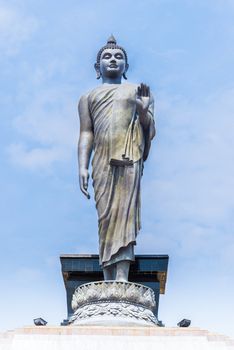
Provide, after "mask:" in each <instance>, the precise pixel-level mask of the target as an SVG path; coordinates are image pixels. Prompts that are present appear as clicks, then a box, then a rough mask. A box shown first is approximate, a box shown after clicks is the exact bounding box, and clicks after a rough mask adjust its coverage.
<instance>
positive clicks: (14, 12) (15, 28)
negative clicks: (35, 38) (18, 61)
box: [0, 2, 38, 55]
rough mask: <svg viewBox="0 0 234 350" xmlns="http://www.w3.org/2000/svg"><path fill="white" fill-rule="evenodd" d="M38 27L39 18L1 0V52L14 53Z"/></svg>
mask: <svg viewBox="0 0 234 350" xmlns="http://www.w3.org/2000/svg"><path fill="white" fill-rule="evenodd" d="M37 27H38V22H37V20H36V19H35V18H34V17H32V16H29V15H27V14H25V13H23V12H22V11H21V10H19V9H17V8H16V7H13V6H9V5H7V4H6V3H5V4H4V3H1V2H0V52H1V54H6V55H14V54H16V53H17V52H18V50H19V49H20V47H21V45H22V44H23V43H24V42H25V41H27V40H28V39H29V38H30V37H31V35H32V34H33V33H34V32H35V30H36V29H37Z"/></svg>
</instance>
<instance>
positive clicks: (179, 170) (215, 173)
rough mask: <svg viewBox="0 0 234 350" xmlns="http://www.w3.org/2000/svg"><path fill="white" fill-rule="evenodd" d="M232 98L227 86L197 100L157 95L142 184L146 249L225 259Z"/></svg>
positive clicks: (232, 238) (229, 237)
mask: <svg viewBox="0 0 234 350" xmlns="http://www.w3.org/2000/svg"><path fill="white" fill-rule="evenodd" d="M233 101H234V90H232V89H229V90H225V91H219V92H217V94H215V95H212V96H210V97H209V98H207V99H205V100H203V101H200V103H199V104H198V101H196V103H193V102H191V101H186V100H185V101H184V100H183V98H182V97H177V98H170V97H169V96H166V97H162V96H161V97H159V101H158V116H159V117H158V119H159V120H158V124H159V133H158V141H156V140H155V142H154V143H153V147H152V154H151V158H150V161H149V165H147V164H146V169H145V176H146V178H145V179H144V185H143V235H144V232H145V236H144V237H142V241H143V242H141V243H140V244H143V249H144V250H145V251H147V248H148V249H149V247H151V249H152V250H156V251H158V249H159V250H160V251H161V252H163V250H164V252H165V251H168V249H169V250H170V251H171V252H174V253H175V254H177V255H178V256H181V257H192V256H193V257H195V256H196V255H197V254H199V256H213V257H214V256H216V257H217V256H219V258H221V259H225V261H226V262H225V263H228V261H229V262H230V256H231V255H232V254H233V246H234V235H233V230H234V227H233V221H232V216H233V211H234V178H233V174H234V162H233V159H234V140H233V134H234V123H233V115H234V103H233ZM144 205H145V206H147V209H146V208H144ZM155 220H156V221H155ZM144 227H145V231H144ZM152 232H155V234H152ZM139 239H140V240H141V238H140V236H139ZM152 244H153V245H154V247H152ZM226 249H227V255H226V254H225V253H224V251H226Z"/></svg>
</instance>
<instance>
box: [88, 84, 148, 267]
mask: <svg viewBox="0 0 234 350" xmlns="http://www.w3.org/2000/svg"><path fill="white" fill-rule="evenodd" d="M136 94H137V86H136V85H134V84H103V85H101V86H99V87H97V88H95V89H94V90H92V91H91V92H90V93H89V94H88V107H89V112H90V117H91V121H92V125H93V133H94V146H93V150H94V155H93V159H92V168H93V171H92V178H93V187H94V193H95V201H96V207H97V212H98V219H99V257H100V264H101V265H103V266H108V265H111V264H113V263H115V262H118V261H121V260H134V254H133V245H134V244H136V236H137V233H138V231H139V230H140V227H141V224H140V180H141V175H142V166H143V160H145V159H146V158H147V154H148V152H149V148H150V140H151V138H152V137H153V135H154V121H153V100H152V97H151V104H150V107H149V110H148V116H149V117H150V123H149V127H148V129H147V130H143V128H142V126H141V124H140V122H139V118H138V115H137V113H136Z"/></svg>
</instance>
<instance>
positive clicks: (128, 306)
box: [69, 281, 158, 326]
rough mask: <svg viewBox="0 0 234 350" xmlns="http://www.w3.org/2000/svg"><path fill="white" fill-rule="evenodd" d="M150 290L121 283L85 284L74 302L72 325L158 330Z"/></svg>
mask: <svg viewBox="0 0 234 350" xmlns="http://www.w3.org/2000/svg"><path fill="white" fill-rule="evenodd" d="M155 306H156V305H155V296H154V292H153V290H152V289H151V288H148V287H146V286H143V285H140V284H136V283H131V282H122V281H99V282H92V283H87V284H83V285H81V286H80V287H78V288H77V289H76V290H75V293H74V294H73V298H72V308H73V310H74V314H73V316H72V317H71V318H70V320H69V323H70V324H73V325H108V326H110V325H117V326H122V325H127V326H156V325H157V324H158V320H157V318H156V317H155V315H154V313H153V312H154V310H155Z"/></svg>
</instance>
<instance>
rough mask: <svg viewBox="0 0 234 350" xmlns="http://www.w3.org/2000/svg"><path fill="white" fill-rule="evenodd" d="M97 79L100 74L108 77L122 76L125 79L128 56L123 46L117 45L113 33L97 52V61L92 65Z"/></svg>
mask: <svg viewBox="0 0 234 350" xmlns="http://www.w3.org/2000/svg"><path fill="white" fill-rule="evenodd" d="M94 67H95V69H96V72H97V79H100V77H101V76H105V77H108V78H118V77H122V76H123V78H124V79H127V77H126V72H127V70H128V57H127V53H126V51H125V50H124V48H123V47H121V46H119V45H117V43H116V40H115V38H114V37H113V35H112V36H111V37H110V38H109V39H108V40H107V43H106V45H105V46H103V47H102V48H101V49H100V50H99V51H98V54H97V62H96V63H95V65H94Z"/></svg>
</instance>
